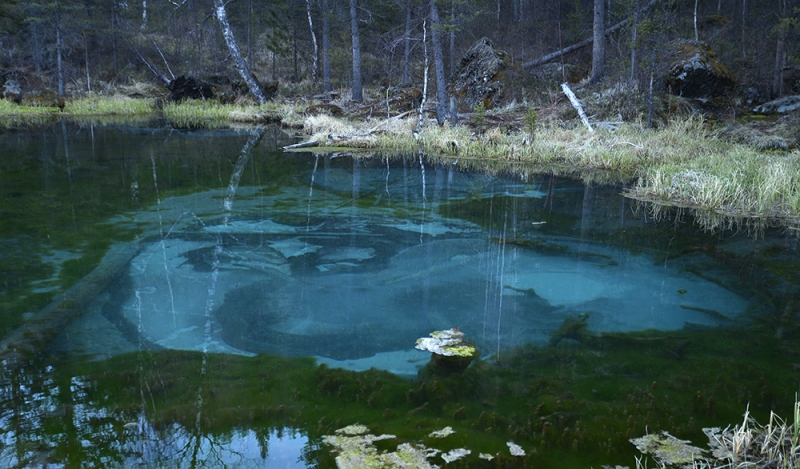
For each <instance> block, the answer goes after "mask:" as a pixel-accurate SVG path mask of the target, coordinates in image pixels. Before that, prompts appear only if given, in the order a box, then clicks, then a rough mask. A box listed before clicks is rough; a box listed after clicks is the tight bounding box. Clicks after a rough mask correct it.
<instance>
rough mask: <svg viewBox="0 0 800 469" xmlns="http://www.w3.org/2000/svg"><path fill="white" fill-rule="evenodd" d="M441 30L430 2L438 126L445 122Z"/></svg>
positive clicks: (432, 3)
mask: <svg viewBox="0 0 800 469" xmlns="http://www.w3.org/2000/svg"><path fill="white" fill-rule="evenodd" d="M441 29H442V25H441V22H440V21H439V9H438V8H437V7H436V0H431V40H432V42H433V68H434V70H435V71H436V122H438V123H439V125H442V124H444V121H446V120H447V85H446V83H445V77H444V57H443V55H444V54H442V39H441Z"/></svg>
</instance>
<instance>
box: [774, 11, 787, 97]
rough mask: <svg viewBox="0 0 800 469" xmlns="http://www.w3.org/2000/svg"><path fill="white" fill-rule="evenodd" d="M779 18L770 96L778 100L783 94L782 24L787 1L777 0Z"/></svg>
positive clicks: (784, 31)
mask: <svg viewBox="0 0 800 469" xmlns="http://www.w3.org/2000/svg"><path fill="white" fill-rule="evenodd" d="M779 5H780V15H781V16H780V18H779V20H778V21H779V22H780V24H779V27H778V41H777V44H776V45H775V68H774V69H773V75H772V96H773V97H774V98H778V97H780V96H781V94H783V67H784V64H785V62H786V29H785V27H784V25H783V24H782V23H783V21H784V20H785V18H786V17H787V1H786V0H779Z"/></svg>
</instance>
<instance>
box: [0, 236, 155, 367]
mask: <svg viewBox="0 0 800 469" xmlns="http://www.w3.org/2000/svg"><path fill="white" fill-rule="evenodd" d="M138 250H139V243H137V242H129V243H124V244H120V245H117V246H114V247H113V248H112V249H111V250H110V251H109V252H108V254H106V256H105V257H104V258H103V260H102V261H100V265H98V266H97V267H96V268H95V269H94V270H92V271H91V272H90V273H89V274H88V275H87V276H86V277H84V278H83V279H81V280H80V281H79V282H78V283H76V284H75V285H73V286H72V287H70V288H69V289H67V291H65V292H64V293H62V294H60V295H57V296H56V297H55V298H54V299H53V301H52V302H50V304H49V305H47V306H45V307H44V308H43V309H42V310H41V311H39V312H38V313H37V314H36V316H34V317H33V319H31V320H30V321H28V322H26V323H25V324H23V325H22V326H20V327H19V328H17V329H16V330H15V331H14V332H12V333H11V334H9V335H8V336H7V337H6V338H5V339H3V340H2V342H0V363H2V364H3V368H4V370H14V369H17V368H19V367H21V366H23V365H25V364H26V363H28V362H29V361H31V360H34V359H35V358H36V356H37V354H39V353H40V352H41V350H42V349H43V348H44V347H45V346H47V344H48V343H49V342H50V341H51V340H52V339H53V338H55V336H56V335H58V333H59V332H61V331H62V330H63V329H64V327H66V326H67V324H69V322H70V321H71V320H72V319H74V318H75V317H77V316H79V315H80V314H82V313H83V311H84V309H85V308H86V306H87V305H88V304H89V303H90V302H91V301H92V300H94V299H95V297H97V295H98V294H100V293H101V292H102V291H103V290H105V289H106V287H108V285H109V284H110V283H111V282H112V281H113V280H114V279H115V278H116V277H117V275H119V273H120V272H121V271H122V270H123V269H124V268H125V267H126V266H127V265H128V263H129V262H130V260H131V259H132V258H133V256H134V255H135V254H136V252H137V251H138Z"/></svg>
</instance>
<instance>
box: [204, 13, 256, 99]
mask: <svg viewBox="0 0 800 469" xmlns="http://www.w3.org/2000/svg"><path fill="white" fill-rule="evenodd" d="M214 13H215V15H216V16H217V21H219V27H220V29H221V30H222V36H223V37H224V38H225V43H226V44H227V45H228V51H230V53H231V57H233V62H234V64H236V71H238V72H239V75H240V76H241V77H242V80H244V82H245V83H246V84H247V87H248V88H249V89H250V92H251V93H253V96H255V97H256V99H257V100H258V102H259V104H264V103H266V102H267V98H266V97H265V96H264V93H263V92H262V91H261V87H260V86H258V83H256V80H255V78H253V74H252V73H251V72H250V67H249V66H248V65H247V61H246V60H245V59H244V56H242V51H241V50H239V44H237V43H236V38H235V37H234V36H233V30H232V29H231V24H230V22H228V15H227V13H226V12H225V4H224V3H223V2H222V0H214Z"/></svg>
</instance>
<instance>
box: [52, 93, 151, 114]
mask: <svg viewBox="0 0 800 469" xmlns="http://www.w3.org/2000/svg"><path fill="white" fill-rule="evenodd" d="M153 110H154V108H153V100H152V99H143V98H129V97H127V96H122V95H116V96H101V95H86V96H82V97H80V98H76V99H69V100H67V103H66V106H64V112H65V113H67V114H70V115H79V116H108V115H144V114H150V113H152V112H153Z"/></svg>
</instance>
